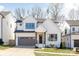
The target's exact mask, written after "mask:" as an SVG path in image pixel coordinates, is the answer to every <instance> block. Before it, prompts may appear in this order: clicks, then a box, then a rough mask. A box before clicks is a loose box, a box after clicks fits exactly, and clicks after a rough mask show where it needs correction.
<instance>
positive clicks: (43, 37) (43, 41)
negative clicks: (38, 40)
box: [42, 32, 44, 44]
mask: <svg viewBox="0 0 79 59" xmlns="http://www.w3.org/2000/svg"><path fill="white" fill-rule="evenodd" d="M42 44H44V32H43V33H42Z"/></svg>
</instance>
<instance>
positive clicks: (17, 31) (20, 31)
mask: <svg viewBox="0 0 79 59" xmlns="http://www.w3.org/2000/svg"><path fill="white" fill-rule="evenodd" d="M26 32H29V33H31V32H35V31H23V30H15V33H26Z"/></svg>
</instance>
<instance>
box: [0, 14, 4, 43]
mask: <svg viewBox="0 0 79 59" xmlns="http://www.w3.org/2000/svg"><path fill="white" fill-rule="evenodd" d="M0 15H1V16H2V17H1V40H2V42H3V18H4V16H3V15H2V14H1V13H0Z"/></svg>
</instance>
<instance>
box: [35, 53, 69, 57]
mask: <svg viewBox="0 0 79 59" xmlns="http://www.w3.org/2000/svg"><path fill="white" fill-rule="evenodd" d="M34 54H35V56H70V55H60V54H47V53H37V52H35V53H34Z"/></svg>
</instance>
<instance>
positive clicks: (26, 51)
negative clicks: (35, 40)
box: [0, 47, 35, 56]
mask: <svg viewBox="0 0 79 59" xmlns="http://www.w3.org/2000/svg"><path fill="white" fill-rule="evenodd" d="M34 50H35V48H30V47H13V48H9V49H6V50H0V56H34Z"/></svg>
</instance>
